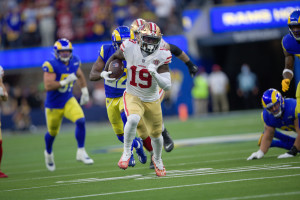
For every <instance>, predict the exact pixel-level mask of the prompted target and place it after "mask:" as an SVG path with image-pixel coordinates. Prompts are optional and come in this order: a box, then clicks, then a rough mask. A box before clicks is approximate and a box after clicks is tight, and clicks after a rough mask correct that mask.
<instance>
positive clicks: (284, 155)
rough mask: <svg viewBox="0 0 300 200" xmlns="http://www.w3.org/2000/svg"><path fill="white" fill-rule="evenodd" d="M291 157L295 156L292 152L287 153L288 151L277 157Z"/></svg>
mask: <svg viewBox="0 0 300 200" xmlns="http://www.w3.org/2000/svg"><path fill="white" fill-rule="evenodd" d="M292 157H295V156H294V155H292V154H289V153H284V154H281V155H279V156H278V157H277V158H292Z"/></svg>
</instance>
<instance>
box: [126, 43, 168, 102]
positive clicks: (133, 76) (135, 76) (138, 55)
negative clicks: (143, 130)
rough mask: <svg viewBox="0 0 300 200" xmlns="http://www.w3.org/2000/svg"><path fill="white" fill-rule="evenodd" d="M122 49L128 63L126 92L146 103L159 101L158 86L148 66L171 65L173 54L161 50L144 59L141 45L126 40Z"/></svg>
mask: <svg viewBox="0 0 300 200" xmlns="http://www.w3.org/2000/svg"><path fill="white" fill-rule="evenodd" d="M120 49H121V50H122V51H123V53H124V57H125V59H126V62H127V82H126V92H128V93H129V94H132V95H135V96H138V97H139V98H140V99H141V100H142V101H144V102H153V101H156V100H157V99H159V93H158V91H159V90H158V89H159V88H158V84H157V82H156V80H155V79H154V78H153V77H152V76H151V75H150V73H149V71H148V69H147V66H149V65H150V64H154V65H155V67H156V70H157V69H158V68H159V66H161V65H164V64H169V63H170V62H171V59H172V54H171V52H170V51H169V50H167V49H163V48H159V49H157V50H156V51H155V52H154V53H152V54H150V55H149V56H147V57H144V56H143V55H142V52H141V48H140V45H139V44H138V43H137V42H136V41H134V40H125V41H124V42H123V43H122V45H121V47H120Z"/></svg>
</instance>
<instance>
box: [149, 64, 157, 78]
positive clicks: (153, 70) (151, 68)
mask: <svg viewBox="0 0 300 200" xmlns="http://www.w3.org/2000/svg"><path fill="white" fill-rule="evenodd" d="M147 70H148V72H149V73H150V74H151V76H154V75H155V74H156V73H157V71H156V69H155V65H153V64H150V65H149V66H148V67H147Z"/></svg>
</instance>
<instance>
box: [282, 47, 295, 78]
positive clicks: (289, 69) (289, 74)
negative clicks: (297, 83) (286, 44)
mask: <svg viewBox="0 0 300 200" xmlns="http://www.w3.org/2000/svg"><path fill="white" fill-rule="evenodd" d="M283 53H284V56H285V66H284V71H283V73H282V76H283V78H284V79H290V80H292V79H293V70H294V62H295V58H294V55H293V54H290V53H288V52H286V51H285V50H284V51H283Z"/></svg>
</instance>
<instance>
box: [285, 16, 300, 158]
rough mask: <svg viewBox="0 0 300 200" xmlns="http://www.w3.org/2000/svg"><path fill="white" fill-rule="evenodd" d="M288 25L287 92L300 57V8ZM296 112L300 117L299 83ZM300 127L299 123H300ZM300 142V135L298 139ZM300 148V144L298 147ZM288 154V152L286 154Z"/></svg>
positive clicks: (286, 46)
mask: <svg viewBox="0 0 300 200" xmlns="http://www.w3.org/2000/svg"><path fill="white" fill-rule="evenodd" d="M288 26H289V31H290V33H289V34H287V35H285V36H284V37H283V39H282V48H283V52H284V55H285V68H284V70H283V72H282V76H283V80H282V82H281V85H282V91H283V92H286V91H288V89H289V86H290V83H291V80H292V79H293V76H294V73H293V70H294V64H295V56H297V57H298V59H299V58H300V10H295V11H293V12H292V13H291V14H290V16H289V18H288ZM296 100H297V106H296V113H297V114H298V118H299V117H300V85H299V83H298V86H297V90H296ZM298 127H299V125H298ZM296 141H297V143H300V137H297V139H296ZM296 148H297V150H300V146H297V147H296ZM286 155H287V156H288V154H286Z"/></svg>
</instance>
